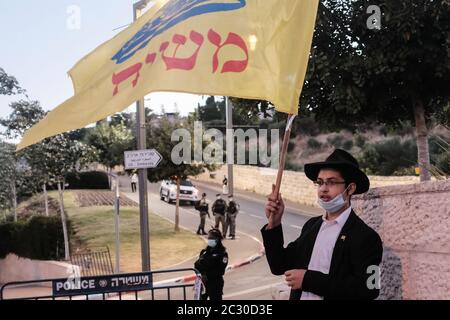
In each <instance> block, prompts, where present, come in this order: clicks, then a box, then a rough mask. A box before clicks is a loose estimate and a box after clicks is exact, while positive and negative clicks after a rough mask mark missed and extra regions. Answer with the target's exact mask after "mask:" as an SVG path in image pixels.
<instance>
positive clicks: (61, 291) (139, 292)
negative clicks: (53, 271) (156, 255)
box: [0, 269, 203, 300]
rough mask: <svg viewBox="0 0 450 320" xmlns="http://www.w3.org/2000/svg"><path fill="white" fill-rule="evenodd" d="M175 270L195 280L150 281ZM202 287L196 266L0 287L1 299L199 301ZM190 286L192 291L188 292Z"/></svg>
mask: <svg viewBox="0 0 450 320" xmlns="http://www.w3.org/2000/svg"><path fill="white" fill-rule="evenodd" d="M175 273H189V274H191V275H192V273H194V275H193V276H192V279H193V281H194V282H193V283H184V282H182V281H180V279H178V280H173V281H169V280H166V281H162V282H160V283H159V284H158V283H153V279H154V277H155V276H158V275H165V276H167V275H168V274H175ZM189 277H190V276H189ZM185 278H186V277H185ZM181 279H183V278H181ZM202 287H203V284H202V281H201V275H200V273H199V272H198V271H197V270H195V269H173V270H159V271H152V272H142V273H129V274H117V275H103V276H94V277H77V276H76V275H73V276H70V277H69V278H63V279H47V280H36V281H21V282H11V283H7V284H5V285H3V286H2V288H1V289H0V300H200V296H201V295H200V292H201V290H202ZM189 288H192V290H190V291H188V290H187V289H189Z"/></svg>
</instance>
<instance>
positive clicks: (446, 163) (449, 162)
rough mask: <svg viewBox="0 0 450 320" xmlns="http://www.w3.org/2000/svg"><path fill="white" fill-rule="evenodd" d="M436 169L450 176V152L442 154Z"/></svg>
mask: <svg viewBox="0 0 450 320" xmlns="http://www.w3.org/2000/svg"><path fill="white" fill-rule="evenodd" d="M436 167H438V168H439V170H441V171H443V172H444V173H445V174H447V175H450V152H446V153H441V154H440V155H439V156H438V157H437V161H436Z"/></svg>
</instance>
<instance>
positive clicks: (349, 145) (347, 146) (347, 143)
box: [342, 140, 353, 151]
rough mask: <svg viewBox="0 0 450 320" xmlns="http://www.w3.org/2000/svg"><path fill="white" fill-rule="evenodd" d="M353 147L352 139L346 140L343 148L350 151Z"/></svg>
mask: <svg viewBox="0 0 450 320" xmlns="http://www.w3.org/2000/svg"><path fill="white" fill-rule="evenodd" d="M352 148H353V141H352V140H345V141H344V142H343V143H342V149H344V150H347V151H350V150H351V149H352Z"/></svg>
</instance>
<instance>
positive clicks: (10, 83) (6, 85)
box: [0, 68, 24, 96]
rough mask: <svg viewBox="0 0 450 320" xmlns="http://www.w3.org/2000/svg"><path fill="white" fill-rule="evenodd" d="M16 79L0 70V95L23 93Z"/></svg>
mask: <svg viewBox="0 0 450 320" xmlns="http://www.w3.org/2000/svg"><path fill="white" fill-rule="evenodd" d="M23 92H24V91H23V89H21V88H20V86H19V83H18V82H17V80H16V78H14V77H13V76H10V75H8V74H7V73H6V71H5V70H4V69H3V68H0V95H7V96H10V95H14V94H18V93H23Z"/></svg>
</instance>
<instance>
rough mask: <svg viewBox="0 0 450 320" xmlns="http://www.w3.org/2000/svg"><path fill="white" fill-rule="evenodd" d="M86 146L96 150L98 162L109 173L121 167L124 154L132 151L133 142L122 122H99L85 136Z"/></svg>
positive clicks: (130, 133) (130, 134)
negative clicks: (116, 167)
mask: <svg viewBox="0 0 450 320" xmlns="http://www.w3.org/2000/svg"><path fill="white" fill-rule="evenodd" d="M85 141H86V143H87V144H88V145H91V146H93V147H95V148H96V149H97V150H98V158H99V162H100V163H101V164H103V165H104V166H106V167H107V168H108V169H109V171H111V170H112V169H113V168H114V167H115V166H118V165H123V163H124V152H125V151H126V150H130V149H133V147H134V146H135V144H136V143H135V140H134V139H133V134H132V131H131V130H130V129H128V128H127V126H126V125H125V123H124V122H119V123H114V124H111V123H108V122H106V121H103V122H100V123H98V124H97V126H96V127H94V128H91V129H90V130H89V132H88V133H87V135H86V138H85Z"/></svg>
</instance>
